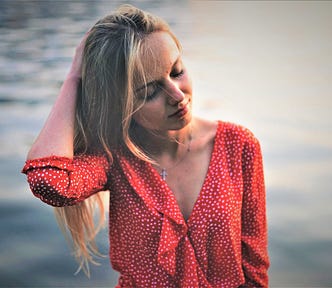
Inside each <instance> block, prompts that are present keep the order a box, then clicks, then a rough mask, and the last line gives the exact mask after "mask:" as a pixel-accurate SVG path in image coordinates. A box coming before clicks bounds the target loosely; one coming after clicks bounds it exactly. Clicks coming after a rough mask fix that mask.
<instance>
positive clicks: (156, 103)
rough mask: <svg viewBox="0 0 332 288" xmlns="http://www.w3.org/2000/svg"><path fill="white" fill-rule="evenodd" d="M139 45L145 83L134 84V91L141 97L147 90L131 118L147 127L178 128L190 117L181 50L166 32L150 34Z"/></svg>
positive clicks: (189, 94)
mask: <svg viewBox="0 0 332 288" xmlns="http://www.w3.org/2000/svg"><path fill="white" fill-rule="evenodd" d="M142 48H143V51H144V52H143V53H142V54H143V55H142V64H143V69H144V71H145V73H146V83H147V84H146V85H144V83H142V82H141V83H136V86H135V91H136V93H137V94H138V97H139V98H142V100H143V99H144V96H145V93H146V92H147V98H146V102H145V103H144V105H143V107H142V108H140V109H139V111H137V112H135V114H134V115H133V118H134V120H135V121H136V122H137V123H138V124H140V125H141V126H143V127H144V128H146V129H151V130H157V131H167V130H179V129H181V128H183V127H185V126H186V125H187V124H188V123H189V122H190V121H191V117H192V84H191V79H190V77H189V75H188V72H187V70H186V69H185V67H184V64H183V63H182V59H181V52H180V51H179V48H178V47H177V45H176V43H175V41H174V40H173V38H172V37H171V36H170V35H169V34H168V33H166V32H155V33H152V34H150V35H149V36H147V38H146V39H145V40H144V43H143V47H142ZM137 82H140V81H137Z"/></svg>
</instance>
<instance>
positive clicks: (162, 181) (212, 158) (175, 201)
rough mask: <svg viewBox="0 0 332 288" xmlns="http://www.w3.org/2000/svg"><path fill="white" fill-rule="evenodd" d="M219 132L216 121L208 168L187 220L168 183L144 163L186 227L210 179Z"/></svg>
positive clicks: (219, 126) (219, 125) (151, 166)
mask: <svg viewBox="0 0 332 288" xmlns="http://www.w3.org/2000/svg"><path fill="white" fill-rule="evenodd" d="M220 130H221V122H220V121H218V126H217V130H216V133H215V136H214V139H213V148H212V152H211V156H210V160H209V166H208V169H207V172H206V174H205V177H204V181H203V184H202V186H201V188H200V191H199V193H198V195H197V198H196V200H195V202H194V205H193V207H192V209H191V212H190V213H189V217H188V218H187V219H186V218H185V217H184V215H183V213H182V211H181V209H180V205H179V203H178V201H177V199H176V197H175V195H174V192H173V191H172V189H171V188H170V187H169V185H168V183H167V182H166V181H165V180H163V179H162V177H161V175H160V173H159V172H158V171H157V169H155V168H154V167H153V165H152V164H151V163H149V162H146V163H147V165H148V167H149V168H150V169H151V170H152V171H153V173H154V175H155V177H156V179H158V180H157V182H159V183H160V184H163V185H164V187H166V188H167V192H168V196H169V197H172V198H173V200H174V203H175V204H176V209H177V210H178V212H179V214H180V215H181V217H182V219H183V221H184V222H185V223H186V224H187V225H189V224H190V223H191V222H192V221H193V220H192V218H193V215H194V212H195V211H196V210H197V209H198V208H197V207H196V206H198V205H199V202H201V198H202V197H203V192H204V190H205V189H204V188H205V186H206V185H207V181H208V179H209V178H210V174H211V173H212V171H211V169H212V168H211V166H212V165H211V164H212V163H213V162H214V161H215V160H214V158H215V157H216V154H217V141H216V140H217V138H218V136H219V133H220Z"/></svg>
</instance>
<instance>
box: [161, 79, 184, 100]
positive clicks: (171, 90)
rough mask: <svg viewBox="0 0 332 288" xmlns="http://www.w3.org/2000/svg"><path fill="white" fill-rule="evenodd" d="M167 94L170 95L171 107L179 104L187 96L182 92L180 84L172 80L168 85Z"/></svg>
mask: <svg viewBox="0 0 332 288" xmlns="http://www.w3.org/2000/svg"><path fill="white" fill-rule="evenodd" d="M166 94H167V95H168V102H169V103H170V104H171V105H174V104H177V103H179V102H181V101H183V100H184V98H185V94H184V93H183V92H182V90H181V88H180V85H179V83H177V82H176V81H172V80H170V81H169V83H168V85H167V88H166Z"/></svg>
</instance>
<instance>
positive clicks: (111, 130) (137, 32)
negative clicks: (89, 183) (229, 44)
mask: <svg viewBox="0 0 332 288" xmlns="http://www.w3.org/2000/svg"><path fill="white" fill-rule="evenodd" d="M158 31H164V32H167V33H169V34H170V35H171V36H172V38H173V39H174V41H175V42H176V44H177V46H178V47H179V49H180V44H179V41H178V40H177V38H176V37H175V36H174V34H173V33H172V32H171V30H170V28H169V26H168V24H167V23H166V22H165V21H163V20H162V19H161V18H159V17H156V16H154V15H152V14H149V13H147V12H145V11H142V10H140V9H138V8H135V7H133V6H131V5H123V6H120V7H119V9H118V10H117V11H115V12H114V13H112V14H110V15H107V16H106V17H104V18H102V19H101V20H99V21H98V22H97V23H96V24H95V25H94V26H93V27H92V29H91V30H90V32H89V36H88V38H87V40H86V44H85V49H84V55H83V64H82V81H81V84H80V85H79V88H78V93H77V94H78V95H77V104H76V123H75V139H74V143H75V144H74V146H75V147H74V150H75V154H79V153H89V154H94V153H101V152H102V153H104V154H105V155H107V157H108V158H109V160H110V162H111V163H112V161H113V156H112V151H115V150H117V149H119V148H121V147H122V148H125V149H128V150H129V151H130V152H131V153H132V154H134V155H135V156H137V157H138V158H140V159H143V160H145V161H151V160H150V158H149V157H148V156H147V154H146V153H145V152H144V151H143V150H142V148H141V147H140V146H139V144H138V140H137V137H135V127H136V125H137V124H136V123H135V121H134V120H133V119H132V115H133V113H134V112H135V111H137V110H138V109H140V107H141V106H142V105H143V104H144V102H143V104H142V103H141V104H140V105H139V103H140V101H138V99H137V95H136V94H135V91H134V83H135V81H137V79H141V80H143V83H146V81H145V79H146V77H145V71H144V69H143V65H142V62H141V56H142V43H143V41H144V39H145V38H146V36H147V35H149V34H151V33H153V32H158ZM96 203H97V206H98V207H99V210H100V212H99V214H100V215H99V216H100V221H99V225H98V226H97V227H95V224H94V217H93V213H94V209H95V206H96V205H95V204H96ZM103 208H104V207H103V203H102V201H101V198H100V195H98V194H96V195H94V196H93V197H90V198H89V199H87V200H85V201H84V202H81V203H78V204H77V205H75V206H68V207H62V208H56V216H57V220H58V222H59V225H60V227H62V229H63V231H66V232H69V234H70V236H71V238H72V243H73V248H74V255H75V257H76V259H77V261H78V262H79V264H80V265H79V270H80V269H83V271H84V272H85V274H87V275H89V265H88V264H89V262H90V263H95V261H94V259H93V255H99V256H100V254H99V253H98V250H97V248H96V245H95V241H94V239H95V236H96V234H97V232H98V230H99V229H100V227H101V226H102V223H103V222H104V214H105V213H104V209H103Z"/></svg>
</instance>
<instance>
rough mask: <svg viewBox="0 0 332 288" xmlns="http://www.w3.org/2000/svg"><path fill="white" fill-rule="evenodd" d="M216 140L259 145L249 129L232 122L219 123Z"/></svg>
mask: <svg viewBox="0 0 332 288" xmlns="http://www.w3.org/2000/svg"><path fill="white" fill-rule="evenodd" d="M216 138H218V139H222V140H223V141H228V142H229V141H231V142H237V143H239V144H240V143H241V144H254V145H256V144H259V141H258V139H257V138H256V136H255V135H254V133H253V132H252V131H251V130H249V129H248V128H246V127H244V126H242V125H239V124H236V123H231V122H224V121H218V130H217V134H216Z"/></svg>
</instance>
